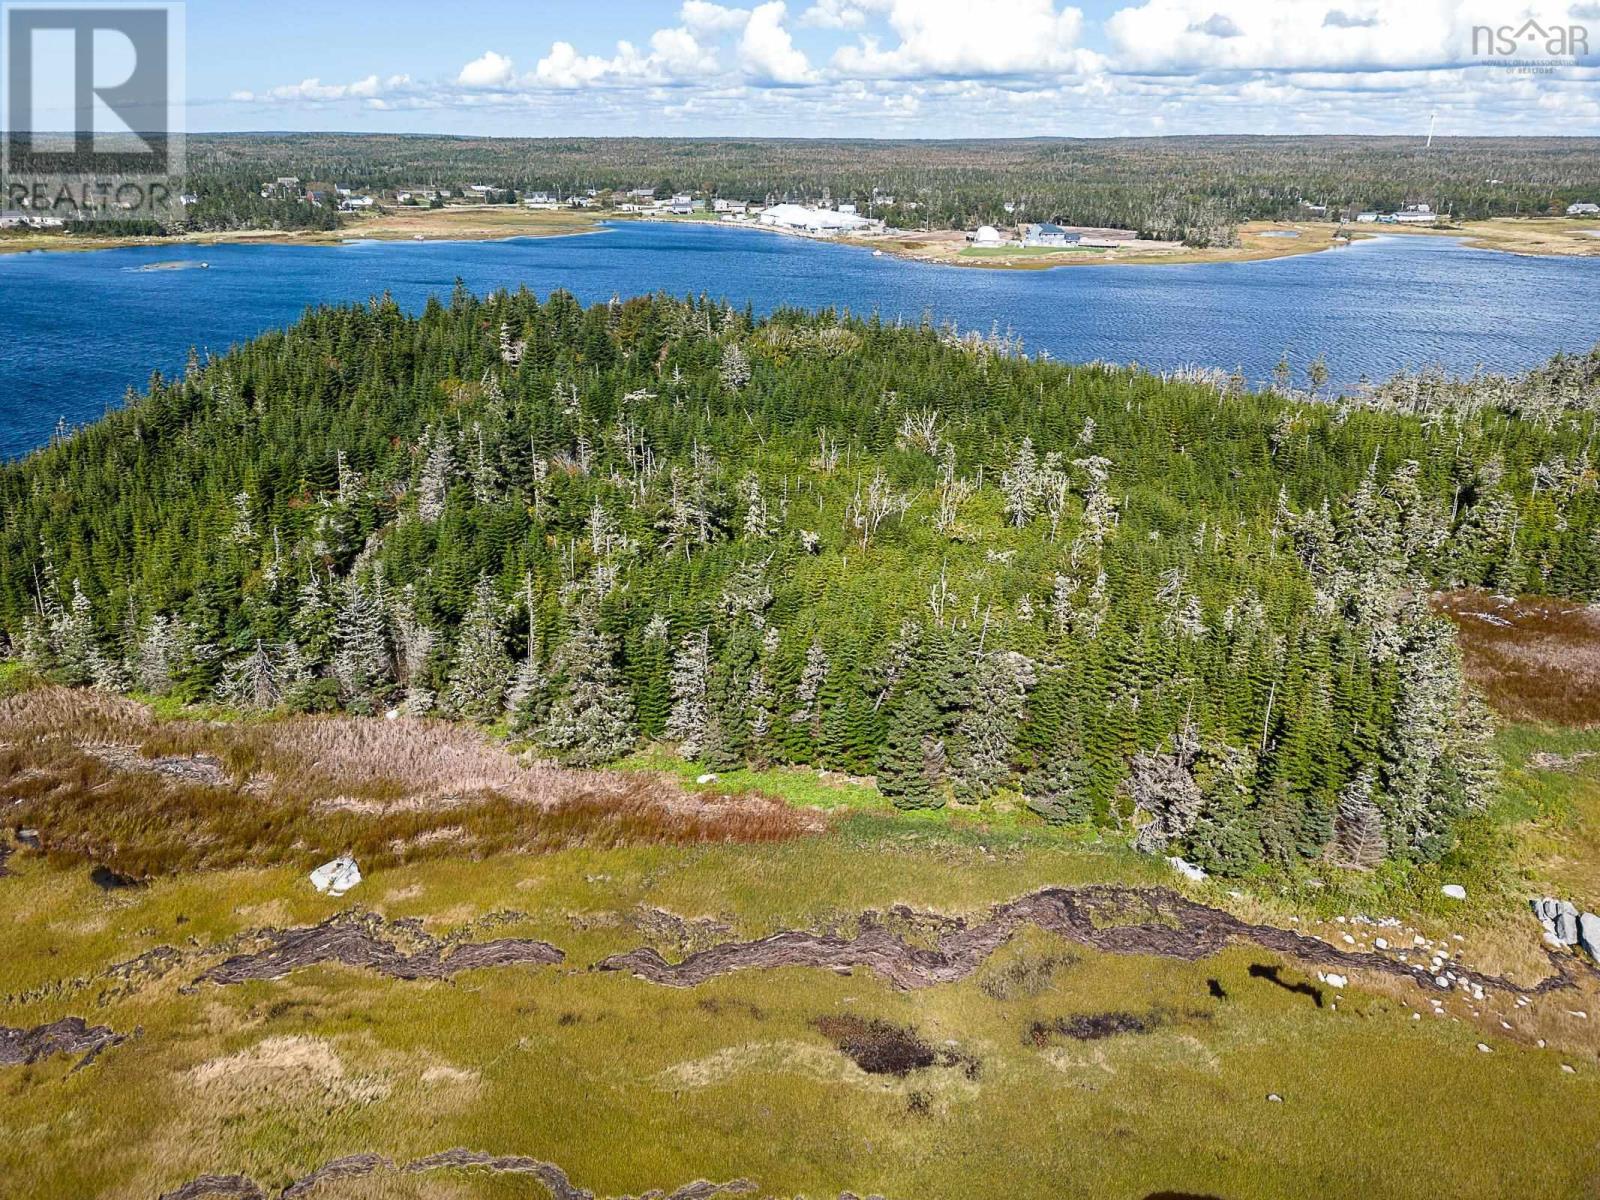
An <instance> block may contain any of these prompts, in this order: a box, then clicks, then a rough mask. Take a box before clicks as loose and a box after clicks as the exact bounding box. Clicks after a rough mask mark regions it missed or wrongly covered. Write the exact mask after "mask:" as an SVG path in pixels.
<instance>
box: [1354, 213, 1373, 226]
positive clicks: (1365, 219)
mask: <svg viewBox="0 0 1600 1200" xmlns="http://www.w3.org/2000/svg"><path fill="white" fill-rule="evenodd" d="M1377 220H1378V214H1377V213H1375V212H1364V213H1357V214H1356V224H1357V225H1373V224H1376V223H1377Z"/></svg>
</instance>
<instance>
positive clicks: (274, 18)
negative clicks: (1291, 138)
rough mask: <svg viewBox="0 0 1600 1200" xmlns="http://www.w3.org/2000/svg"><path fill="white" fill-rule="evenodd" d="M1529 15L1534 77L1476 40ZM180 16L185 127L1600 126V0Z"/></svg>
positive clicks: (412, 2)
mask: <svg viewBox="0 0 1600 1200" xmlns="http://www.w3.org/2000/svg"><path fill="white" fill-rule="evenodd" d="M1530 18H1531V19H1534V20H1536V21H1537V22H1539V27H1540V29H1541V31H1543V36H1542V37H1539V38H1528V39H1526V40H1525V41H1524V42H1520V43H1518V45H1517V54H1516V55H1515V57H1516V58H1517V59H1518V60H1519V61H1521V62H1531V63H1532V64H1533V67H1534V69H1533V70H1531V71H1530V70H1520V71H1519V70H1516V69H1513V68H1512V67H1510V66H1508V65H1507V59H1508V58H1510V57H1512V56H1509V55H1502V54H1497V53H1496V52H1495V51H1494V50H1493V49H1492V48H1490V47H1489V46H1488V45H1487V42H1486V40H1485V35H1483V34H1479V35H1478V37H1477V38H1476V39H1475V37H1474V32H1473V31H1474V28H1475V27H1480V26H1481V27H1489V28H1501V27H1509V28H1512V29H1516V30H1518V31H1521V30H1522V29H1523V27H1524V26H1525V23H1526V21H1527V20H1529V19H1530ZM187 25H188V48H189V53H188V95H189V126H190V128H191V129H192V130H196V131H199V130H242V129H337V130H383V131H393V132H448V133H475V134H496V135H563V134H614V135H649V134H681V135H690V134H712V135H738V134H750V135H757V134H759V135H790V136H817V135H853V136H916V137H952V136H1035V135H1045V134H1058V135H1076V136H1084V135H1127V134H1157V133H1206V132H1259V133H1265V132H1280V133H1345V132H1349V133H1382V132H1392V133H1417V132H1421V131H1425V130H1426V128H1427V125H1428V122H1429V120H1430V119H1431V118H1433V117H1434V115H1435V114H1437V122H1438V131H1439V133H1440V134H1459V135H1484V134H1497V133H1543V134H1597V133H1600V55H1597V54H1595V53H1593V52H1589V53H1585V50H1586V46H1587V47H1592V48H1593V50H1595V51H1600V0H1533V2H1532V3H1517V2H1509V3H1508V2H1502V0H1402V2H1399V3H1397V2H1395V0H1277V2H1275V3H1269V2H1267V0H1126V2H1123V3H1115V2H1094V3H1082V4H1076V5H1073V4H1066V3H1060V2H1059V0H791V2H788V3H785V2H783V0H766V2H764V3H754V2H748V0H746V2H742V3H734V2H729V3H726V4H722V3H713V2H711V0H680V2H677V3H647V2H643V0H632V2H628V0H624V2H620V3H618V2H611V3H603V2H595V0H589V2H578V0H536V2H533V3H530V2H528V0H522V2H521V3H510V2H508V0H476V2H470V0H469V2H465V3H457V4H454V5H447V4H440V3H422V2H421V0H386V2H385V3H383V4H382V5H372V6H350V5H335V4H329V3H327V2H326V0H321V2H318V3H309V2H307V0H288V2H286V3H277V4H271V5H269V4H263V3H255V2H253V0H228V2H221V0H209V2H206V0H192V2H191V3H189V4H188V7H187ZM1550 36H1559V37H1567V38H1569V39H1570V38H1571V37H1573V36H1579V37H1581V38H1582V41H1580V42H1579V43H1578V44H1577V45H1576V46H1572V45H1567V46H1562V45H1559V44H1557V45H1552V44H1551V43H1550V41H1549V38H1550ZM1585 43H1586V45H1585ZM1557 51H1560V52H1559V53H1558V52H1557ZM1574 51H1575V53H1574Z"/></svg>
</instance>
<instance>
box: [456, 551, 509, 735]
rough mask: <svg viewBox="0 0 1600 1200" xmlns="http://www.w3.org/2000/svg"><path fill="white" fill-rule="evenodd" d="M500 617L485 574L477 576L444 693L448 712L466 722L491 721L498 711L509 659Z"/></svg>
mask: <svg viewBox="0 0 1600 1200" xmlns="http://www.w3.org/2000/svg"><path fill="white" fill-rule="evenodd" d="M500 614H501V604H500V600H499V597H497V596H496V595H495V593H494V584H492V583H491V582H490V581H489V577H488V576H487V575H480V576H479V577H478V582H477V583H476V584H475V585H474V587H473V589H472V604H471V605H470V606H469V607H468V609H467V613H466V616H465V617H464V618H463V619H462V622H461V636H460V637H459V638H458V639H457V640H456V653H455V661H454V662H453V663H452V664H451V667H450V684H449V687H448V689H447V691H446V693H445V703H446V705H447V706H448V708H449V710H450V711H451V712H453V713H456V714H459V715H460V716H463V717H466V718H467V719H468V720H472V721H492V720H494V719H495V718H496V717H498V716H499V715H500V713H501V711H502V707H503V703H504V700H505V695H506V685H507V682H508V681H509V678H510V675H511V660H510V658H508V657H507V655H506V651H505V634H504V632H503V631H502V629H501V626H500Z"/></svg>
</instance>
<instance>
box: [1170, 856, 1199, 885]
mask: <svg viewBox="0 0 1600 1200" xmlns="http://www.w3.org/2000/svg"><path fill="white" fill-rule="evenodd" d="M1167 864H1168V865H1169V866H1170V867H1171V868H1172V869H1173V870H1174V871H1176V872H1177V873H1178V874H1179V875H1182V876H1183V877H1184V878H1185V879H1188V880H1191V881H1192V882H1194V883H1199V882H1200V881H1201V880H1203V879H1204V878H1205V877H1206V873H1205V871H1204V870H1203V869H1201V868H1200V867H1197V866H1195V865H1194V864H1193V863H1192V862H1185V861H1184V860H1183V859H1181V858H1179V857H1178V856H1177V855H1176V854H1174V855H1172V856H1171V857H1170V858H1168V859H1167Z"/></svg>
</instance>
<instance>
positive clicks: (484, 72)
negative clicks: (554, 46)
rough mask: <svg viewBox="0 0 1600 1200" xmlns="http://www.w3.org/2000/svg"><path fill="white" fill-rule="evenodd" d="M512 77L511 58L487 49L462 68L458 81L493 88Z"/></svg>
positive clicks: (468, 84)
mask: <svg viewBox="0 0 1600 1200" xmlns="http://www.w3.org/2000/svg"><path fill="white" fill-rule="evenodd" d="M563 44H564V43H563ZM568 48H569V49H570V47H568ZM511 78H512V74H511V60H510V59H509V58H507V57H505V55H503V54H496V53H495V52H494V51H493V50H485V51H484V52H483V56H482V57H481V58H475V59H473V60H472V61H471V62H469V63H468V64H467V65H466V66H464V67H462V68H461V74H460V75H458V76H456V82H457V83H459V84H460V85H461V86H462V87H470V88H492V87H503V86H505V85H506V84H507V83H510V82H511Z"/></svg>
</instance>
